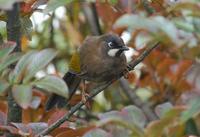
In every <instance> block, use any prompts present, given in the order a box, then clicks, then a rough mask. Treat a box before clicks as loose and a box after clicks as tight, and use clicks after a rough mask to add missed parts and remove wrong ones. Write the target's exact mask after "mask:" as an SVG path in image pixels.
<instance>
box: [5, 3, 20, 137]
mask: <svg viewBox="0 0 200 137" xmlns="http://www.w3.org/2000/svg"><path fill="white" fill-rule="evenodd" d="M19 10H20V6H19V3H15V4H14V6H13V9H12V10H10V11H7V36H8V38H7V39H8V41H15V42H16V43H17V46H16V48H15V49H14V52H16V51H21V47H20V35H21V34H20V28H21V26H20V20H19ZM14 66H15V65H11V66H10V67H11V68H14ZM7 101H8V114H7V115H8V116H7V123H10V122H21V121H22V109H21V108H20V107H19V106H18V105H17V103H16V102H15V100H14V98H13V96H12V92H11V91H9V92H8V98H7ZM6 136H7V137H16V135H12V134H11V133H7V134H6Z"/></svg>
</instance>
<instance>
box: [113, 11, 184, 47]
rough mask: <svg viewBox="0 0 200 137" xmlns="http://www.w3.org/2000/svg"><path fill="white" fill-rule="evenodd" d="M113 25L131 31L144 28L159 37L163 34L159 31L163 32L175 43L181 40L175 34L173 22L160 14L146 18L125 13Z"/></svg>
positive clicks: (175, 29) (176, 31) (176, 32)
mask: <svg viewBox="0 0 200 137" xmlns="http://www.w3.org/2000/svg"><path fill="white" fill-rule="evenodd" d="M163 26H165V27H163ZM114 27H128V28H129V30H131V31H135V30H137V29H145V30H148V31H149V32H151V33H152V34H154V35H155V36H157V37H159V38H160V37H161V36H163V35H160V32H164V34H166V35H167V36H168V37H169V38H170V39H171V40H172V41H173V42H174V43H176V44H177V45H179V44H180V43H181V41H182V40H181V39H180V38H179V36H178V35H177V34H178V30H177V28H176V26H175V25H174V24H173V22H171V21H170V20H168V19H166V18H164V17H162V16H154V17H151V18H148V17H145V16H142V15H130V14H125V15H123V16H121V17H120V18H119V19H118V20H117V21H116V22H115V24H114ZM161 38H162V37H161ZM163 39H164V38H163Z"/></svg>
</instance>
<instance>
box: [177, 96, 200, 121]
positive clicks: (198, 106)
mask: <svg viewBox="0 0 200 137" xmlns="http://www.w3.org/2000/svg"><path fill="white" fill-rule="evenodd" d="M199 102H200V97H197V98H196V99H193V100H192V101H191V102H190V107H189V109H188V110H186V111H184V112H183V114H182V115H181V120H182V121H183V122H186V121H187V120H189V119H190V118H192V117H194V116H195V115H197V114H198V113H200V103H199Z"/></svg>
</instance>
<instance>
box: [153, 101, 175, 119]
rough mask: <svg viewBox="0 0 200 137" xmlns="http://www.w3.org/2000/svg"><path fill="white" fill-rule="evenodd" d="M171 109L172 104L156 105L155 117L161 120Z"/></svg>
mask: <svg viewBox="0 0 200 137" xmlns="http://www.w3.org/2000/svg"><path fill="white" fill-rule="evenodd" d="M172 108H173V106H172V104H171V103H170V102H166V103H163V104H159V105H157V106H156V108H155V112H156V114H157V116H159V118H162V117H163V116H165V114H166V112H168V111H169V110H170V109H172Z"/></svg>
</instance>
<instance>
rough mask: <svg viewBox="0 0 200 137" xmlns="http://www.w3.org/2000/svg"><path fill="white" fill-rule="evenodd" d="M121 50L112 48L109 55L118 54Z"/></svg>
mask: <svg viewBox="0 0 200 137" xmlns="http://www.w3.org/2000/svg"><path fill="white" fill-rule="evenodd" d="M118 51H119V49H110V50H109V51H108V55H109V56H110V57H115V56H116V53H117V52H118Z"/></svg>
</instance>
